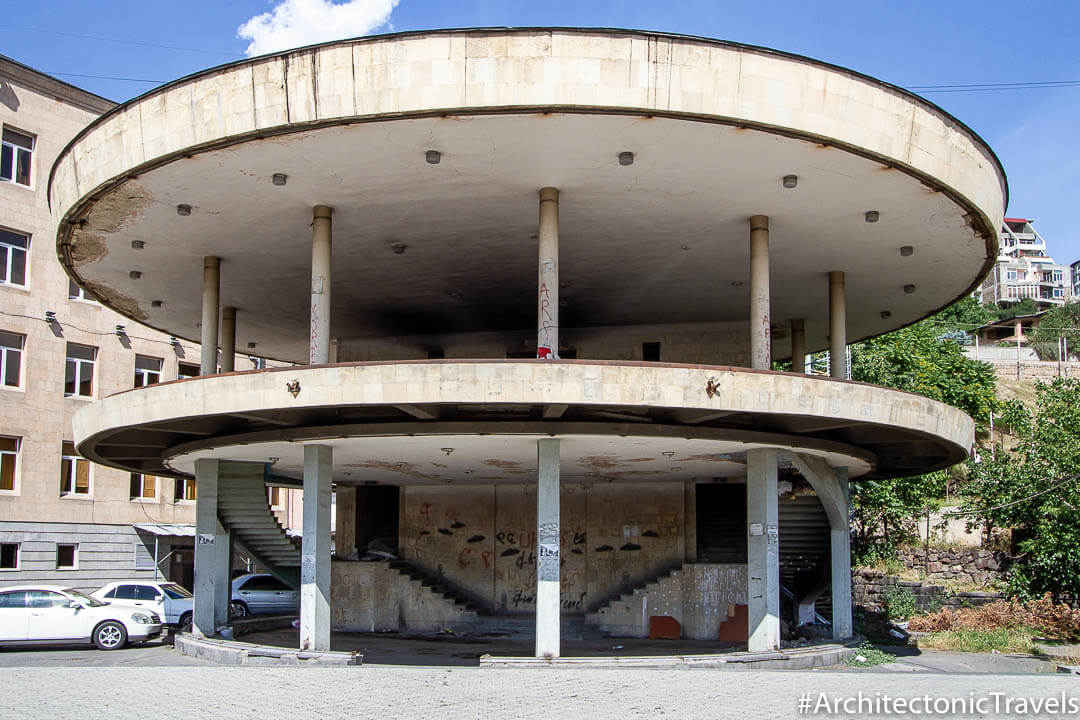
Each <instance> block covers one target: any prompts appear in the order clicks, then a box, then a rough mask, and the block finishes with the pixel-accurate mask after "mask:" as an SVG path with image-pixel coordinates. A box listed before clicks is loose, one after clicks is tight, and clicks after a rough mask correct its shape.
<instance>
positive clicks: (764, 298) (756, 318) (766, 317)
mask: <svg viewBox="0 0 1080 720" xmlns="http://www.w3.org/2000/svg"><path fill="white" fill-rule="evenodd" d="M771 324H772V321H771V320H770V311H769V217H768V216H767V215H754V216H753V217H752V218H750V367H752V368H754V369H755V370H768V369H769V368H770V367H771V366H772V333H771V332H770V330H771Z"/></svg>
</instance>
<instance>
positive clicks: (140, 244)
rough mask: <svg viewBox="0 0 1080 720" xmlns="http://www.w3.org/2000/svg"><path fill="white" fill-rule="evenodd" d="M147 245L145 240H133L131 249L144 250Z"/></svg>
mask: <svg viewBox="0 0 1080 720" xmlns="http://www.w3.org/2000/svg"><path fill="white" fill-rule="evenodd" d="M145 247H146V243H145V242H143V241H142V240H132V241H131V249H132V250H142V249H143V248H145Z"/></svg>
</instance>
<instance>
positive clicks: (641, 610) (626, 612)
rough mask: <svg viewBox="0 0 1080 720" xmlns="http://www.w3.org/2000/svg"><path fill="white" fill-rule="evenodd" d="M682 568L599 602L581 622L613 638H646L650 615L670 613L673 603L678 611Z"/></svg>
mask: <svg viewBox="0 0 1080 720" xmlns="http://www.w3.org/2000/svg"><path fill="white" fill-rule="evenodd" d="M684 567H685V566H680V567H677V568H675V569H673V570H670V571H669V572H667V573H665V574H663V575H658V576H657V577H655V578H653V579H652V580H650V581H648V582H646V583H644V584H642V585H639V586H637V587H635V588H634V589H633V590H630V591H628V592H624V593H623V594H621V595H620V596H619V597H617V598H614V599H612V600H609V601H608V602H606V603H604V604H602V605H600V606H599V607H598V608H597V609H596V610H595V611H594V612H590V613H587V614H586V615H585V624H586V625H590V626H593V627H595V628H596V629H597V630H599V631H600V632H601V633H605V634H608V635H612V636H615V637H648V635H649V616H650V615H671V614H674V610H673V607H672V604H673V603H674V602H678V603H679V605H680V610H681V602H682V596H683V585H682V576H683V571H684ZM681 614H682V613H681V612H678V615H681Z"/></svg>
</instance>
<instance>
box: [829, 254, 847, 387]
mask: <svg viewBox="0 0 1080 720" xmlns="http://www.w3.org/2000/svg"><path fill="white" fill-rule="evenodd" d="M829 375H830V376H832V377H834V378H838V379H840V380H846V379H847V300H846V299H845V296H844V273H842V272H839V271H833V272H830V273H829Z"/></svg>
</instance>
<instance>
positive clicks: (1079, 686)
mask: <svg viewBox="0 0 1080 720" xmlns="http://www.w3.org/2000/svg"><path fill="white" fill-rule="evenodd" d="M0 666H3V668H4V669H3V671H2V672H0V676H2V677H3V678H4V693H3V696H2V697H3V699H2V701H0V718H19V719H20V720H24V719H25V718H28V717H55V718H64V717H73V716H75V717H106V716H107V717H109V718H110V719H113V718H115V719H117V720H123V719H125V718H133V719H135V718H137V719H138V720H145V718H146V717H147V716H148V714H149V715H152V716H153V717H155V718H162V719H168V718H184V719H185V720H189V719H190V718H193V717H194V718H200V719H202V718H219V717H220V718H229V719H230V720H235V718H238V717H239V718H244V717H265V718H271V717H292V718H298V719H299V718H311V717H320V718H321V717H327V718H336V717H342V718H345V717H348V718H350V719H353V718H380V720H382V719H385V718H397V717H423V718H435V719H438V720H453V719H455V718H500V719H501V718H504V717H510V718H514V720H527V719H528V718H544V720H557V719H558V720H561V718H590V720H591V719H592V718H597V719H604V718H619V720H626V719H627V718H631V717H653V718H662V717H672V718H675V717H677V718H680V719H682V718H710V720H711V719H715V718H729V717H739V718H767V719H768V720H775V719H776V718H786V717H793V716H797V715H805V716H810V715H814V714H819V715H826V714H827V713H825V712H823V711H821V710H820V706H818V705H817V704H818V703H820V698H822V697H825V698H827V699H828V700H829V701H835V700H836V699H844V698H856V697H857V696H858V693H859V692H862V694H863V697H865V698H868V699H873V698H875V697H880V696H881V695H884V694H888V695H890V696H902V697H916V696H924V695H925V696H929V697H931V698H940V697H955V698H960V699H961V700H963V699H965V698H967V699H970V698H980V697H987V698H992V697H993V693H998V694H999V695H998V697H1001V698H1004V697H1008V698H1019V697H1024V698H1035V699H1041V698H1049V697H1061V695H1062V693H1065V694H1066V697H1076V698H1078V706H1080V679H1078V678H1076V677H1075V676H1065V675H1053V674H1050V673H1048V672H1045V669H1046V668H1041V669H1042V670H1043V671H1042V672H1039V670H1040V666H1038V665H1035V664H1032V661H1030V660H1028V661H1021V660H1019V659H1014V658H1008V657H1004V656H970V655H968V656H961V655H960V654H954V653H945V654H937V653H924V654H922V655H921V656H912V657H910V658H906V659H905V660H904V662H903V663H902V664H893V665H892V666H883V667H882V668H881V669H880V670H881V671H880V672H871V671H868V670H843V669H832V670H824V671H806V672H791V671H765V670H742V671H740V670H730V669H721V670H703V669H649V668H575V669H552V668H529V669H495V668H472V667H469V668H462V667H430V666H429V667H401V666H397V667H394V666H374V665H368V666H363V667H340V668H328V667H273V668H270V667H254V668H240V667H222V666H217V665H212V664H210V663H207V662H203V661H199V660H193V659H191V658H185V657H181V656H179V655H177V654H175V653H174V652H173V651H172V649H171V647H169V646H168V645H164V644H157V643H154V644H150V645H146V646H142V647H135V648H129V649H125V650H120V651H113V652H101V651H98V650H94V649H63V650H4V651H0ZM885 668H890V669H889V670H885ZM916 673H917V675H916ZM973 673H982V674H973ZM1014 673H1023V674H1020V675H1018V674H1014ZM1002 694H1003V695H1002ZM807 696H809V697H810V698H812V699H813V701H814V704H813V705H810V706H807V707H808V708H809V709H808V710H806V711H804V712H800V700H801V699H804V698H806V697H807ZM804 702H805V701H804ZM815 706H818V707H819V711H818V712H817V713H814V712H812V710H813V708H814V707H815ZM990 707H991V710H992V709H993V707H992V706H990ZM828 715H830V716H833V717H848V716H855V717H858V716H863V717H867V716H870V714H869V713H862V714H861V715H860V714H859V713H843V712H840V713H835V712H834V713H828ZM1008 716H1015V713H1014V714H1013V715H1008V714H1002V713H995V712H984V713H963V712H960V713H954V714H951V715H949V717H1008ZM1046 716H1055V717H1056V716H1066V717H1067V716H1069V715H1068V714H1063V713H1052V714H1051V715H1046ZM1072 716H1073V717H1080V713H1078V714H1073V715H1072Z"/></svg>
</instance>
